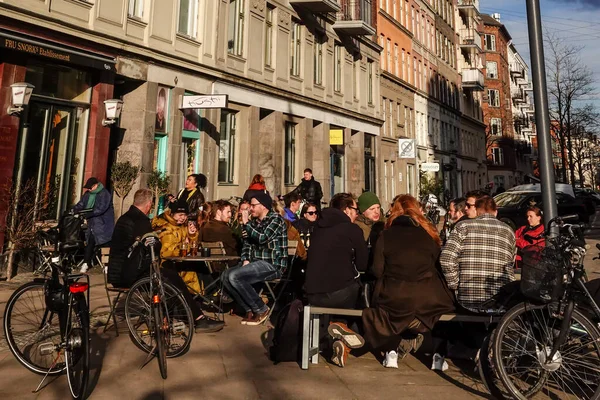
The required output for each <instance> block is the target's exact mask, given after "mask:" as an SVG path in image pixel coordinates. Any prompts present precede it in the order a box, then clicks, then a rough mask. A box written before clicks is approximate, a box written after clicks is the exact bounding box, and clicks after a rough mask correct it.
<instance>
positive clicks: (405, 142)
mask: <svg viewBox="0 0 600 400" xmlns="http://www.w3.org/2000/svg"><path fill="white" fill-rule="evenodd" d="M415 150H416V149H415V140H414V139H398V151H399V154H400V158H415V156H416V155H415Z"/></svg>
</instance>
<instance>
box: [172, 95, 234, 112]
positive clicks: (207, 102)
mask: <svg viewBox="0 0 600 400" xmlns="http://www.w3.org/2000/svg"><path fill="white" fill-rule="evenodd" d="M227 101H228V96H227V95H226V94H208V95H204V96H195V95H184V96H183V100H182V101H181V107H180V109H181V110H186V109H189V108H195V109H197V108H227Z"/></svg>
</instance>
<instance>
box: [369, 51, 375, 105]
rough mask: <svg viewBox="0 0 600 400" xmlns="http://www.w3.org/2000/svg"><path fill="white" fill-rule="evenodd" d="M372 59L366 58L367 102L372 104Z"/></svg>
mask: <svg viewBox="0 0 600 400" xmlns="http://www.w3.org/2000/svg"><path fill="white" fill-rule="evenodd" d="M373 73H374V72H373V60H367V102H368V103H369V104H373Z"/></svg>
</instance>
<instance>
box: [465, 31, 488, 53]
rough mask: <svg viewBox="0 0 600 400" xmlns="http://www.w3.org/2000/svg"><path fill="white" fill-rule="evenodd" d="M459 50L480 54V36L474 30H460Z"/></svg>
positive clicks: (481, 50)
mask: <svg viewBox="0 0 600 400" xmlns="http://www.w3.org/2000/svg"><path fill="white" fill-rule="evenodd" d="M460 48H461V49H463V50H467V51H474V52H477V53H482V52H483V49H482V48H481V35H480V34H479V32H477V31H476V30H475V29H461V30H460Z"/></svg>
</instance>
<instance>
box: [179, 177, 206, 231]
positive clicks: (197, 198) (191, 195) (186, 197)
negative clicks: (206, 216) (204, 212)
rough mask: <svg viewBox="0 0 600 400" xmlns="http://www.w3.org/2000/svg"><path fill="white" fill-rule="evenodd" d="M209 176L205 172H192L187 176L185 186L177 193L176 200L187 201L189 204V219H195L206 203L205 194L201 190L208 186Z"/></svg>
mask: <svg viewBox="0 0 600 400" xmlns="http://www.w3.org/2000/svg"><path fill="white" fill-rule="evenodd" d="M207 181H208V180H207V178H206V175H204V174H192V175H190V176H188V177H187V179H186V181H185V187H184V188H183V189H181V190H180V191H179V193H178V194H177V200H176V201H185V202H186V203H187V206H188V210H189V214H188V219H190V220H195V219H197V218H198V214H199V213H200V207H202V205H203V204H204V195H203V194H202V192H201V191H200V190H201V189H204V188H206V185H207Z"/></svg>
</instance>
